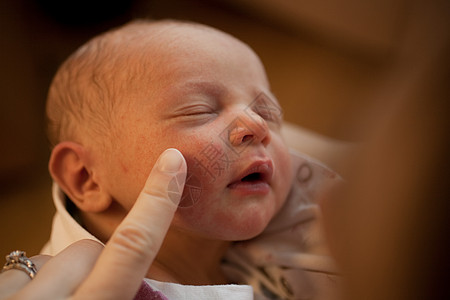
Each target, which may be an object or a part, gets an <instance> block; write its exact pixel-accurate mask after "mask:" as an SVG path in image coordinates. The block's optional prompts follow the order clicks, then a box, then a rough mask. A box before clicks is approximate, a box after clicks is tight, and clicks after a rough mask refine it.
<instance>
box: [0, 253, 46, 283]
mask: <svg viewBox="0 0 450 300" xmlns="http://www.w3.org/2000/svg"><path fill="white" fill-rule="evenodd" d="M12 269H16V270H22V271H24V272H25V273H27V274H28V276H30V278H31V279H33V278H34V276H36V272H37V270H36V266H35V265H34V263H33V262H32V261H31V259H29V258H28V257H26V253H25V251H20V250H16V251H13V252H11V253H10V254H8V255H6V263H5V265H4V266H3V269H2V273H3V272H5V271H8V270H12Z"/></svg>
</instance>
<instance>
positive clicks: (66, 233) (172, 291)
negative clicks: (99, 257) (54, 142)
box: [41, 152, 342, 300]
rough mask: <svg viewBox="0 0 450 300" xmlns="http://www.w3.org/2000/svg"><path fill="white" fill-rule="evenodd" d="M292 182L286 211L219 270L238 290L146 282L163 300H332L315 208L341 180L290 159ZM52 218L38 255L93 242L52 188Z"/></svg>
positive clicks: (306, 160) (334, 284) (316, 165)
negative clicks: (320, 196) (320, 197)
mask: <svg viewBox="0 0 450 300" xmlns="http://www.w3.org/2000/svg"><path fill="white" fill-rule="evenodd" d="M291 158H292V164H293V172H294V181H293V184H292V188H291V191H290V193H289V196H288V199H287V200H286V203H285V205H284V206H283V208H282V209H281V210H280V212H279V213H278V214H277V215H276V216H275V217H274V219H273V220H272V221H271V223H270V224H269V226H268V227H267V228H266V230H265V231H264V232H263V233H262V234H261V235H259V236H258V237H256V238H254V239H252V240H249V241H244V242H237V243H235V244H234V245H233V246H232V247H231V248H230V250H229V251H228V253H227V256H226V261H225V262H224V265H223V268H224V270H225V272H226V274H227V275H228V276H229V278H230V279H231V280H232V281H233V282H237V283H244V284H242V285H241V284H239V285H209V286H190V285H181V284H175V283H167V282H159V281H155V280H151V279H145V281H146V282H147V283H148V284H149V285H150V286H151V287H152V289H154V290H157V291H160V292H161V293H162V294H164V295H165V296H166V297H167V298H168V299H171V300H178V299H239V300H240V299H243V300H246V299H253V298H254V297H255V299H315V300H330V299H336V295H337V293H338V281H339V276H337V270H336V267H335V265H334V262H333V261H332V259H331V258H330V257H329V255H328V249H327V247H326V244H325V241H324V239H323V233H322V232H321V228H320V223H319V222H318V218H319V217H320V216H319V209H318V205H317V203H316V201H317V196H318V194H319V192H320V191H321V190H323V189H324V188H326V187H327V186H329V185H333V184H336V183H338V182H339V181H341V180H342V179H341V177H340V176H339V175H338V174H336V173H335V172H333V171H332V170H330V169H329V168H327V167H326V166H324V165H323V164H321V163H320V162H318V161H315V160H314V159H312V158H310V157H307V156H305V155H302V154H299V153H297V152H292V153H291ZM53 200H54V203H55V206H56V213H55V216H54V219H53V228H52V233H51V236H50V240H49V242H48V243H47V244H46V245H45V247H44V248H43V249H42V251H41V252H42V253H43V254H49V255H55V254H57V253H58V252H60V251H61V250H63V249H64V248H66V247H67V246H69V245H70V244H72V243H73V242H76V241H78V240H81V239H93V240H96V241H98V239H97V238H95V237H94V236H93V235H92V234H90V233H89V232H87V231H86V230H85V229H84V228H83V227H82V226H81V225H80V224H78V223H77V222H76V220H75V219H73V218H72V216H71V215H70V214H69V212H68V211H67V210H66V203H65V196H64V194H63V192H62V191H61V189H60V188H59V187H58V185H57V184H54V185H53Z"/></svg>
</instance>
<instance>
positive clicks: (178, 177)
mask: <svg viewBox="0 0 450 300" xmlns="http://www.w3.org/2000/svg"><path fill="white" fill-rule="evenodd" d="M186 171H187V167H186V161H185V160H184V157H183V155H182V154H181V153H180V152H179V151H178V150H176V149H167V150H166V151H165V152H163V154H162V155H161V156H160V157H159V159H158V161H157V162H156V164H155V166H154V167H153V170H152V171H151V173H150V175H149V177H148V179H147V182H146V183H145V187H144V189H143V190H142V192H141V194H140V195H139V197H138V199H137V200H136V203H135V204H134V206H133V208H132V209H131V210H130V212H129V213H128V215H127V216H126V218H125V219H124V220H123V221H122V223H121V224H120V225H119V227H118V228H117V229H116V231H115V232H114V234H113V235H112V237H111V239H110V240H109V241H108V243H107V244H106V247H105V249H104V251H103V252H102V254H101V255H100V257H99V259H98V261H97V263H96V265H95V267H94V269H93V271H92V272H91V273H90V275H89V276H88V278H87V279H86V280H85V281H84V282H83V284H82V285H81V286H80V288H79V289H78V290H77V293H76V294H75V295H76V296H82V295H85V296H89V297H91V298H93V299H126V298H132V297H133V296H134V294H135V293H136V292H137V290H138V289H139V286H140V284H141V281H142V279H143V278H144V276H145V274H146V273H147V271H148V269H149V267H150V265H151V263H152V262H153V259H154V258H155V256H156V255H157V253H158V251H159V248H160V247H161V244H162V242H163V240H164V237H165V235H166V233H167V230H168V228H169V226H170V223H171V221H172V219H173V215H174V213H175V211H176V209H177V207H178V203H179V201H180V198H181V194H182V192H183V187H184V183H185V179H186ZM81 298H82V297H81Z"/></svg>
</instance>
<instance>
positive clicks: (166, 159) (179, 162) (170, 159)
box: [157, 148, 186, 173]
mask: <svg viewBox="0 0 450 300" xmlns="http://www.w3.org/2000/svg"><path fill="white" fill-rule="evenodd" d="M157 165H158V169H159V170H160V171H162V172H164V173H174V172H178V171H180V169H182V168H185V166H186V160H185V159H184V156H183V154H182V153H181V152H180V150H178V149H175V148H169V149H166V150H165V151H164V152H163V153H162V154H161V155H160V157H159V159H158V162H157Z"/></svg>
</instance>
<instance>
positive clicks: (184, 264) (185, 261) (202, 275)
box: [147, 228, 229, 285]
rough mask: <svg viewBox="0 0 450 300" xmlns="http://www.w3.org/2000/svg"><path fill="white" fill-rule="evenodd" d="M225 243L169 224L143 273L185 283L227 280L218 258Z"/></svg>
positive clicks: (225, 248) (207, 283)
mask: <svg viewBox="0 0 450 300" xmlns="http://www.w3.org/2000/svg"><path fill="white" fill-rule="evenodd" d="M228 246H229V243H228V242H224V241H217V240H214V241H213V240H206V239H202V238H199V237H192V236H189V235H188V234H186V233H185V232H179V231H177V230H176V229H173V228H171V229H169V231H168V233H167V235H166V239H165V240H164V243H163V245H162V246H161V249H160V251H159V254H158V255H157V257H156V259H155V260H154V262H153V264H152V266H151V267H150V269H149V271H148V273H147V277H148V278H151V279H155V280H158V281H164V282H174V283H180V284H185V285H211V284H227V283H229V282H227V280H226V277H225V276H224V274H223V272H222V269H221V260H222V258H223V256H224V254H225V252H226V250H227V248H228Z"/></svg>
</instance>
